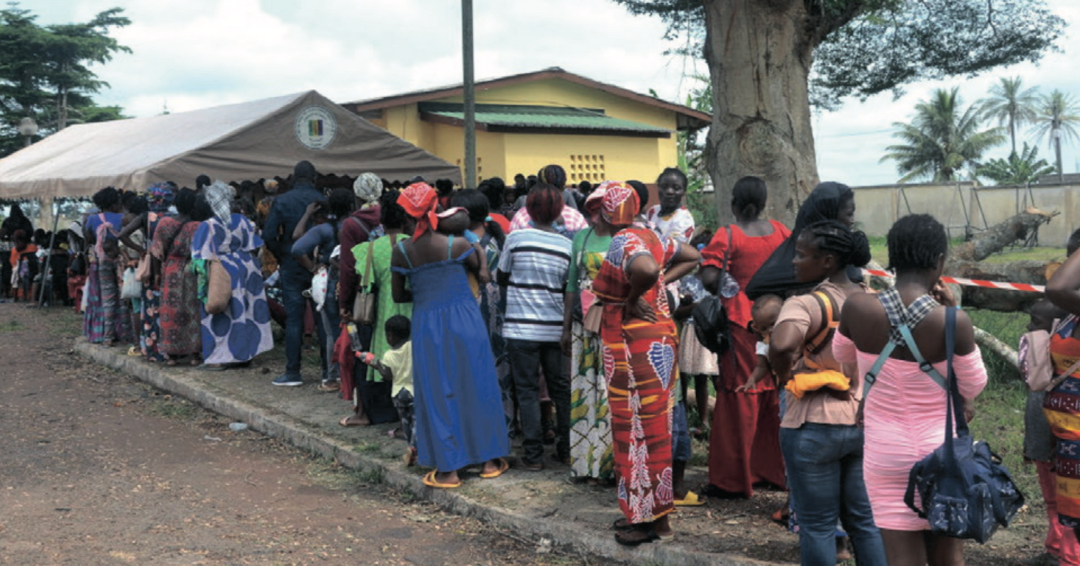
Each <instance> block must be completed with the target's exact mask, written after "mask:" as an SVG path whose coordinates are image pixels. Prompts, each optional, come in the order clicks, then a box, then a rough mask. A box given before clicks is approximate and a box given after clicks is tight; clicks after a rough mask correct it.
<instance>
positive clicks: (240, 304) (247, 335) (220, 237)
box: [191, 181, 274, 370]
mask: <svg viewBox="0 0 1080 566" xmlns="http://www.w3.org/2000/svg"><path fill="white" fill-rule="evenodd" d="M204 198H205V200H206V202H207V203H208V204H209V205H210V208H211V209H212V210H213V215H212V216H211V217H210V218H209V219H207V220H205V221H203V223H202V225H201V226H199V229H198V230H197V231H196V232H195V238H194V239H193V240H192V242H191V258H192V259H193V260H203V261H204V262H209V261H211V260H215V259H216V260H220V261H221V264H222V266H224V267H225V271H227V272H228V273H229V279H230V280H231V282H232V299H231V300H230V301H229V306H228V307H227V308H226V309H225V311H224V312H220V313H218V314H209V313H207V312H206V305H205V304H203V306H202V307H200V309H199V310H200V311H201V313H202V322H201V327H202V331H201V334H202V355H203V367H204V368H205V369H209V370H215V369H223V368H225V367H227V364H245V363H247V362H250V361H251V359H252V358H254V357H255V356H257V355H259V354H261V353H263V352H265V351H267V350H270V349H271V348H273V347H274V338H273V336H272V335H271V333H270V307H269V305H268V304H267V302H266V292H265V291H264V290H263V276H262V272H261V271H260V269H259V266H258V265H257V264H256V263H255V258H254V256H253V255H252V254H253V253H254V252H255V251H256V250H258V249H259V248H260V247H262V245H263V241H262V238H260V237H259V232H258V229H257V228H256V227H255V224H253V223H252V222H251V221H250V220H248V219H247V217H246V216H244V215H242V214H239V213H233V212H232V205H233V189H232V187H230V186H228V185H226V184H224V183H222V182H220V181H218V182H216V183H214V184H212V185H210V186H208V187H206V189H205V193H204ZM204 269H205V266H204Z"/></svg>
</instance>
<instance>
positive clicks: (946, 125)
mask: <svg viewBox="0 0 1080 566" xmlns="http://www.w3.org/2000/svg"><path fill="white" fill-rule="evenodd" d="M957 91H958V88H953V89H952V90H951V91H948V90H944V89H938V90H937V91H935V92H934V94H933V95H932V96H931V97H930V100H925V101H922V102H920V103H919V104H917V105H916V106H915V118H914V119H913V120H912V122H911V123H910V124H904V123H901V122H897V123H894V124H893V126H894V127H895V128H896V132H895V133H894V134H893V137H895V138H898V139H899V140H900V141H902V142H903V143H901V144H896V145H890V146H889V147H887V148H886V149H887V150H888V153H886V154H885V156H884V157H882V159H881V160H882V161H885V160H886V159H892V160H894V161H896V170H897V171H898V172H899V173H901V174H902V175H903V176H902V177H901V178H900V182H901V183H905V182H907V181H910V180H913V179H928V180H933V181H953V180H956V179H958V177H959V175H960V173H961V172H962V170H963V169H965V168H969V169H972V170H974V169H975V168H976V167H977V166H978V160H979V158H981V157H982V154H983V153H984V152H985V151H986V150H988V149H990V148H991V147H993V146H995V145H998V144H1000V143H1001V142H1003V141H1005V136H1004V135H1003V134H1002V132H1001V128H991V129H988V130H981V129H980V128H981V120H980V116H979V111H978V110H977V109H976V108H975V107H974V106H973V107H969V108H967V109H964V108H963V107H962V106H961V104H960V97H959V96H958V95H957Z"/></svg>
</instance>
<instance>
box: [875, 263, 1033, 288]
mask: <svg viewBox="0 0 1080 566" xmlns="http://www.w3.org/2000/svg"><path fill="white" fill-rule="evenodd" d="M863 271H864V272H866V273H868V274H870V275H875V276H877V277H895V275H893V274H892V273H889V272H888V271H883V270H879V269H864V270H863ZM941 280H942V281H944V282H946V283H953V284H956V285H967V286H969V287H986V288H988V289H1008V290H1010V291H1028V292H1031V293H1042V292H1043V291H1044V290H1045V287H1043V286H1042V285H1029V284H1027V283H1003V282H1001V281H984V280H982V279H963V278H961V277H949V276H945V277H942V278H941Z"/></svg>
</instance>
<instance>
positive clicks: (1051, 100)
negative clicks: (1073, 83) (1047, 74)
mask: <svg viewBox="0 0 1080 566" xmlns="http://www.w3.org/2000/svg"><path fill="white" fill-rule="evenodd" d="M1035 124H1036V128H1035V139H1036V140H1038V141H1042V140H1043V138H1046V139H1047V144H1048V145H1049V146H1050V147H1051V148H1053V150H1054V155H1055V157H1056V158H1057V173H1058V179H1059V180H1060V179H1062V177H1063V176H1064V172H1063V171H1062V168H1061V138H1062V137H1067V138H1069V139H1071V140H1073V141H1076V140H1077V139H1078V135H1077V131H1076V127H1077V125H1078V124H1080V111H1078V110H1077V106H1076V101H1075V100H1074V99H1073V97H1072V96H1070V95H1067V94H1065V93H1063V92H1061V91H1060V90H1057V89H1054V92H1051V93H1050V94H1049V95H1044V96H1043V97H1042V99H1041V100H1040V102H1039V115H1038V116H1037V117H1036V118H1035Z"/></svg>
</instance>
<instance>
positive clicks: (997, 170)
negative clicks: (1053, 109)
mask: <svg viewBox="0 0 1080 566" xmlns="http://www.w3.org/2000/svg"><path fill="white" fill-rule="evenodd" d="M1053 172H1054V168H1053V167H1051V166H1050V164H1049V163H1047V162H1046V160H1045V159H1039V148H1038V147H1029V146H1028V144H1027V142H1024V151H1023V152H1021V153H1020V154H1019V155H1017V153H1016V152H1015V151H1014V152H1012V153H1011V154H1010V155H1009V158H1008V159H1001V158H998V159H991V160H990V161H987V162H986V164H985V165H983V166H982V167H979V169H978V174H979V176H980V177H986V178H987V179H990V180H991V181H994V182H995V183H997V184H999V185H1024V184H1027V183H1033V182H1035V181H1037V180H1038V179H1039V177H1042V176H1043V175H1049V174H1051V173H1053Z"/></svg>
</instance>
